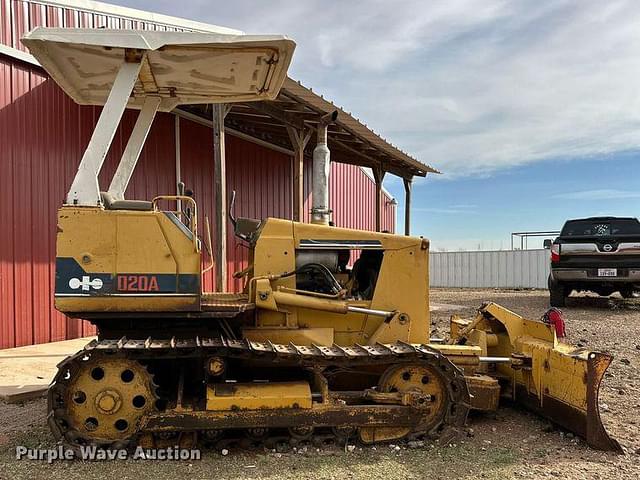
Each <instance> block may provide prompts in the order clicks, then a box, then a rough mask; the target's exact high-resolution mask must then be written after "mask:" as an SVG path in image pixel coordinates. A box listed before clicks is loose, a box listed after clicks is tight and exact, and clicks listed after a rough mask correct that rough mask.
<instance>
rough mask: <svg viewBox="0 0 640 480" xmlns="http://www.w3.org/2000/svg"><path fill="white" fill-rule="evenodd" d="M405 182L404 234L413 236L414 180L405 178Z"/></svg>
mask: <svg viewBox="0 0 640 480" xmlns="http://www.w3.org/2000/svg"><path fill="white" fill-rule="evenodd" d="M402 180H403V181H404V234H405V235H407V236H409V235H411V186H412V183H413V178H403V179H402Z"/></svg>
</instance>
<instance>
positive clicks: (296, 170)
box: [287, 125, 311, 222]
mask: <svg viewBox="0 0 640 480" xmlns="http://www.w3.org/2000/svg"><path fill="white" fill-rule="evenodd" d="M287 132H288V133H289V139H290V140H291V146H292V147H293V151H294V155H293V220H294V221H296V222H302V221H303V220H304V214H303V213H304V212H303V210H304V149H305V148H306V146H307V143H308V142H309V138H311V130H304V129H303V130H297V129H295V128H293V127H291V126H289V125H287Z"/></svg>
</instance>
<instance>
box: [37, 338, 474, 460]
mask: <svg viewBox="0 0 640 480" xmlns="http://www.w3.org/2000/svg"><path fill="white" fill-rule="evenodd" d="M100 353H104V354H106V355H113V354H116V353H117V354H121V355H125V356H127V357H128V358H130V359H131V360H140V361H142V362H143V363H144V360H146V359H149V360H155V359H168V358H176V359H180V358H189V357H209V356H219V357H225V358H231V359H243V360H251V359H255V360H260V361H269V362H273V363H275V364H280V365H288V366H291V365H296V366H301V367H322V368H326V367H357V366H372V365H387V366H390V365H395V364H403V363H404V364H408V363H413V362H427V363H429V364H430V365H433V366H435V367H438V368H439V369H440V371H441V372H442V373H443V374H444V375H445V376H446V377H447V378H448V383H449V384H448V389H449V394H450V399H451V401H452V403H453V404H454V405H453V406H454V408H449V409H448V411H447V414H446V415H445V418H444V419H443V422H442V424H441V425H439V426H438V428H437V429H433V430H432V431H431V432H415V434H413V435H412V437H413V438H418V437H421V436H424V435H432V434H433V431H434V430H437V431H438V432H440V433H442V432H444V431H445V430H447V429H456V428H457V427H460V426H462V425H464V423H465V421H466V418H467V413H468V411H469V393H468V389H467V385H466V382H465V379H464V375H463V373H462V372H461V371H460V369H458V368H457V367H456V366H455V365H453V364H452V363H451V362H450V361H449V360H448V359H447V358H446V357H445V356H444V355H443V354H442V353H440V352H439V351H437V350H435V349H433V348H431V347H429V346H427V345H420V344H410V343H406V342H402V341H398V342H395V343H392V344H382V343H377V344H375V345H359V344H355V345H352V346H348V347H345V346H339V345H335V344H334V345H332V346H330V347H328V346H319V345H312V346H300V345H294V344H293V343H289V344H287V345H282V344H274V343H271V342H257V341H250V340H232V339H228V338H225V337H222V336H220V337H195V338H191V339H178V338H175V337H174V338H171V339H154V338H152V337H148V338H146V339H128V338H126V337H122V338H120V339H103V340H93V341H91V342H90V343H88V344H87V345H86V346H85V347H84V349H83V350H80V351H79V352H77V353H76V354H74V355H72V356H70V357H67V358H66V359H65V360H63V361H62V362H61V363H60V364H58V373H57V375H56V377H55V378H54V380H53V382H52V384H51V386H50V387H49V393H48V412H49V413H48V423H49V426H50V428H51V431H52V432H53V434H54V436H55V437H56V439H57V440H61V441H62V442H64V443H65V444H67V445H68V446H70V447H72V448H78V447H80V446H83V445H88V446H96V447H99V448H105V449H116V448H128V447H131V446H133V445H134V444H135V439H132V440H129V441H125V442H123V441H114V442H103V441H98V440H95V439H92V438H90V437H87V436H85V435H83V434H82V433H80V432H79V431H76V430H74V429H72V428H71V427H70V425H69V422H68V421H67V420H66V413H65V412H66V411H65V405H64V404H63V403H64V402H63V401H62V402H61V399H63V398H64V393H65V388H66V387H67V385H68V383H69V380H70V378H72V375H73V373H74V372H75V371H77V369H78V365H79V362H82V361H83V358H86V356H87V355H93V354H100ZM329 437H331V435H327V434H320V435H314V436H313V437H312V438H311V439H310V440H305V442H302V443H306V442H309V443H310V444H311V445H319V444H327V443H331V439H330V438H329ZM333 437H334V440H337V437H336V436H335V435H333ZM288 438H289V445H291V446H295V445H296V444H300V443H301V442H300V441H297V440H296V439H293V438H291V437H288ZM282 441H284V437H282V436H278V437H271V438H266V439H264V440H262V441H259V442H256V441H253V442H251V441H248V440H243V439H242V438H241V437H236V438H230V439H229V438H225V439H223V440H220V441H216V442H209V443H213V444H216V445H218V446H219V445H225V444H229V443H234V444H240V445H241V446H244V447H246V446H247V445H251V446H256V444H257V443H261V444H262V445H263V446H265V447H267V448H272V446H273V445H275V444H278V443H279V442H280V443H281V442H282ZM342 441H344V439H342Z"/></svg>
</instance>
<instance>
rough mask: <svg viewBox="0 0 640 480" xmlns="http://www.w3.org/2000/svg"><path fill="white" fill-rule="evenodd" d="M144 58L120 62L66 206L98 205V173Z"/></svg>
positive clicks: (68, 195) (68, 194)
mask: <svg viewBox="0 0 640 480" xmlns="http://www.w3.org/2000/svg"><path fill="white" fill-rule="evenodd" d="M143 58H144V57H142V58H139V59H136V61H135V62H132V61H123V62H122V65H121V66H120V69H119V70H118V74H117V76H116V79H115V81H114V82H113V87H112V88H111V92H110V93H109V97H108V98H107V101H106V102H105V104H104V107H103V108H102V113H101V114H100V118H98V123H96V127H95V129H94V131H93V134H92V135H91V140H89V145H87V149H86V150H85V151H84V154H83V155H82V160H81V161H80V165H79V166H78V173H76V176H75V178H74V179H73V183H72V184H71V188H70V189H69V193H67V204H70V205H86V206H97V205H100V186H99V185H98V174H99V173H100V169H101V168H102V164H103V163H104V159H105V157H106V156H107V153H108V152H109V147H110V146H111V142H113V137H114V136H115V134H116V130H117V129H118V125H119V124H120V119H121V118H122V115H123V114H124V110H125V108H127V103H128V102H129V96H130V95H131V92H132V91H133V86H134V85H135V83H136V79H137V78H138V73H140V67H141V66H142V61H143Z"/></svg>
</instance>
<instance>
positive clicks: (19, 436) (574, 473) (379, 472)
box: [0, 289, 640, 480]
mask: <svg viewBox="0 0 640 480" xmlns="http://www.w3.org/2000/svg"><path fill="white" fill-rule="evenodd" d="M431 299H432V301H433V302H437V303H449V304H454V305H459V306H460V305H461V306H464V309H452V310H450V311H448V310H447V309H440V310H438V311H437V312H434V314H433V323H434V329H435V332H434V336H437V335H438V334H440V335H445V334H446V330H447V325H448V318H449V315H450V314H451V313H456V314H463V315H472V314H473V313H474V309H475V308H477V307H478V306H479V305H480V304H481V303H482V302H483V301H486V300H491V301H495V302H498V303H500V304H502V305H504V306H506V307H508V308H510V309H512V310H514V311H516V312H518V313H521V314H523V315H525V316H528V317H530V318H538V317H540V315H542V313H543V312H544V311H545V310H546V308H547V307H548V296H547V292H545V291H513V290H444V289H434V290H432V297H431ZM563 311H564V313H565V317H566V319H567V329H568V337H569V340H570V341H571V342H572V343H575V344H577V343H581V344H583V345H585V346H587V347H590V348H594V349H599V350H605V351H608V352H611V353H612V354H614V355H615V360H614V362H613V364H612V365H611V367H610V368H609V371H608V372H607V375H606V378H605V382H604V385H603V386H602V388H601V392H600V405H601V414H602V417H603V421H604V423H605V425H606V427H607V429H608V430H609V432H610V433H611V434H612V435H613V436H614V437H615V438H617V439H618V441H620V443H621V444H622V445H623V447H624V449H625V451H626V454H625V455H613V454H608V453H602V452H597V451H594V450H591V449H589V448H588V447H587V446H586V445H585V444H584V442H582V441H581V440H580V439H578V438H575V437H573V435H571V434H568V433H567V432H563V431H561V430H557V429H554V428H553V427H552V426H551V425H549V424H548V423H547V422H545V421H544V420H542V419H540V418H538V417H536V416H534V415H531V414H529V413H527V412H525V411H522V410H520V409H517V408H510V407H505V408H502V409H500V411H499V412H497V413H493V414H488V415H487V414H485V415H474V416H473V417H472V418H470V421H469V426H468V429H467V431H466V435H464V436H463V437H461V438H459V439H457V440H456V441H455V443H453V444H449V445H440V444H438V443H435V444H429V443H427V444H426V445H419V444H417V445H416V444H412V445H402V446H391V445H378V446H376V447H364V448H360V447H357V448H355V449H354V450H353V451H345V450H343V449H340V448H336V447H331V448H325V449H323V450H321V451H316V450H315V449H314V450H306V451H298V452H289V453H282V454H281V453H276V452H271V451H267V452H262V451H261V452H236V451H231V452H230V453H229V455H227V456H222V455H221V454H220V452H217V451H212V450H205V451H203V453H202V459H201V460H199V461H192V462H188V461H179V462H178V461H164V462H159V461H139V460H138V461H135V460H126V461H107V462H82V461H73V462H62V461H59V462H54V463H53V464H51V465H48V464H47V463H46V462H41V461H35V460H33V461H27V460H22V461H17V460H15V451H16V450H15V449H16V446H17V445H25V446H27V447H41V448H53V447H55V444H54V442H53V439H52V437H51V435H50V433H49V431H48V429H47V427H46V425H45V423H46V422H45V407H46V404H45V401H44V400H34V401H32V402H28V403H25V404H21V405H7V404H2V403H0V418H1V419H2V421H1V422H0V479H14V478H15V479H21V478H25V479H39V478H54V477H64V478H69V479H87V478H94V477H102V478H118V479H121V480H125V479H135V480H146V479H165V478H167V479H168V478H178V477H182V478H229V479H232V478H265V479H287V478H295V479H301V478H313V479H325V478H326V479H329V478H385V479H389V478H430V479H435V478H437V479H440V478H442V479H476V478H486V479H504V478H531V479H535V478H556V477H561V478H564V479H614V478H616V479H617V478H629V479H637V478H640V438H638V433H640V431H639V425H640V300H622V299H620V298H610V299H601V298H595V297H588V296H583V297H580V298H575V299H573V298H572V299H570V301H569V304H568V306H567V307H566V308H565V309H563ZM394 447H395V448H394ZM411 447H415V448H411Z"/></svg>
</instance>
